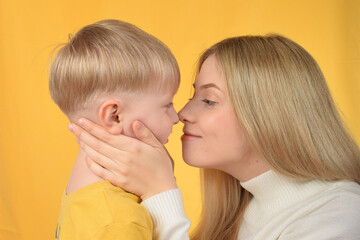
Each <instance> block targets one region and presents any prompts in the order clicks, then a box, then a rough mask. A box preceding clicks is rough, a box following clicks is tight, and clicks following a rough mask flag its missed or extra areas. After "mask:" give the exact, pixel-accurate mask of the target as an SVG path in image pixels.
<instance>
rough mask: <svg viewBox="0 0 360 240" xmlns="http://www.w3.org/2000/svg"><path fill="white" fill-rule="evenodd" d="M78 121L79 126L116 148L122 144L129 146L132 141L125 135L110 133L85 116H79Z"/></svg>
mask: <svg viewBox="0 0 360 240" xmlns="http://www.w3.org/2000/svg"><path fill="white" fill-rule="evenodd" d="M78 123H79V125H80V127H81V128H83V129H84V130H85V131H86V132H88V133H89V134H91V135H93V136H94V137H96V138H98V139H100V140H102V141H104V142H106V143H108V144H109V145H111V146H113V147H115V148H118V149H122V147H123V146H129V144H131V143H132V142H133V141H134V139H133V138H130V137H127V136H125V135H113V134H110V133H109V132H108V131H106V130H105V129H104V128H103V127H101V126H99V125H97V124H95V123H93V122H92V121H90V120H87V119H85V118H80V119H79V121H78Z"/></svg>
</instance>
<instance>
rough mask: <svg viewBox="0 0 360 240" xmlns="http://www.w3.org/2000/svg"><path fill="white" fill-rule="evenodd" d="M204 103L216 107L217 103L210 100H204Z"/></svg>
mask: <svg viewBox="0 0 360 240" xmlns="http://www.w3.org/2000/svg"><path fill="white" fill-rule="evenodd" d="M201 101H202V102H204V103H206V105H208V106H214V105H215V104H216V103H217V102H214V101H211V100H209V99H202V100H201Z"/></svg>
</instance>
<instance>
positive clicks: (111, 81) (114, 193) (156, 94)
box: [49, 20, 180, 240]
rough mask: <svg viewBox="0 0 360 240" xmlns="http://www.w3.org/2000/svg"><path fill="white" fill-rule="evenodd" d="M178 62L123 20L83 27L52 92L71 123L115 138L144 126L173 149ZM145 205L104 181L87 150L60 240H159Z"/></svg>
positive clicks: (66, 201) (57, 66)
mask: <svg viewBox="0 0 360 240" xmlns="http://www.w3.org/2000/svg"><path fill="white" fill-rule="evenodd" d="M179 82H180V74H179V68H178V65H177V62H176V60H175V58H174V56H173V55H172V53H171V51H170V50H169V49H168V48H167V47H166V46H165V45H164V44H163V43H162V42H161V41H160V40H158V39H156V38H155V37H153V36H151V35H150V34H148V33H145V32H144V31H142V30H140V29H138V28H137V27H135V26H133V25H131V24H129V23H125V22H121V21H118V20H104V21H100V22H97V23H94V24H91V25H89V26H86V27H84V28H82V29H81V30H80V31H78V32H77V33H76V34H75V36H74V37H72V38H71V39H70V40H69V42H68V43H67V44H66V45H65V46H63V47H62V48H61V49H60V50H59V52H58V54H57V56H56V57H55V59H54V61H53V64H52V66H51V71H50V84H49V85H50V93H51V97H52V99H53V100H54V102H55V103H56V104H57V105H58V106H59V108H60V109H61V110H62V111H63V112H64V113H65V114H66V115H67V117H68V118H69V120H70V121H71V122H76V120H77V119H79V118H80V117H85V118H88V119H90V120H92V121H94V122H95V123H98V124H99V125H102V126H103V127H104V128H105V129H107V131H109V132H110V133H112V134H125V135H128V136H133V132H132V130H131V124H132V122H133V121H134V120H140V121H142V122H143V123H144V124H145V125H146V126H147V127H149V128H150V129H151V130H152V132H153V133H154V134H155V135H156V137H157V138H158V140H159V141H160V142H162V143H163V144H165V143H166V142H167V139H168V136H169V134H170V133H171V132H172V126H173V124H176V123H177V122H178V120H179V119H178V116H177V113H176V111H175V109H174V107H173V105H172V99H173V96H174V94H175V93H176V91H177V89H178V86H179ZM139 202H140V199H139V198H138V197H137V196H135V195H133V194H130V193H128V192H125V191H124V190H122V189H120V188H117V187H114V186H113V185H111V184H110V183H109V182H107V181H103V179H101V178H99V177H97V176H96V175H95V174H93V173H92V172H91V171H90V170H89V169H88V167H87V165H86V161H85V154H84V152H83V151H82V150H81V149H80V150H79V153H78V156H77V159H76V161H75V164H74V167H73V169H72V172H71V175H70V178H69V182H68V184H67V188H66V190H65V192H64V195H63V197H62V203H61V209H60V214H59V219H58V225H57V228H56V234H55V239H65V240H71V239H92V240H93V239H102V240H105V239H127V240H131V239H136V240H139V239H151V238H152V222H151V219H150V216H149V214H148V213H147V211H146V210H145V208H143V207H142V206H141V205H140V204H139Z"/></svg>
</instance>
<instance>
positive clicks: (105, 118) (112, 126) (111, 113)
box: [99, 100, 124, 135]
mask: <svg viewBox="0 0 360 240" xmlns="http://www.w3.org/2000/svg"><path fill="white" fill-rule="evenodd" d="M123 111H124V105H123V103H121V102H120V101H116V100H107V101H106V102H104V103H103V104H102V105H101V107H100V109H99V120H100V123H101V125H102V126H103V127H104V128H105V129H106V130H107V131H108V132H109V133H111V134H114V135H119V134H120V133H121V132H122V130H123Z"/></svg>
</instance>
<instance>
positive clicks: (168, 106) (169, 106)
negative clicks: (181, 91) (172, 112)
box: [166, 102, 174, 108]
mask: <svg viewBox="0 0 360 240" xmlns="http://www.w3.org/2000/svg"><path fill="white" fill-rule="evenodd" d="M173 105H174V103H173V102H171V103H169V104H168V105H166V107H167V108H171V107H172V106H173Z"/></svg>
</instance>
